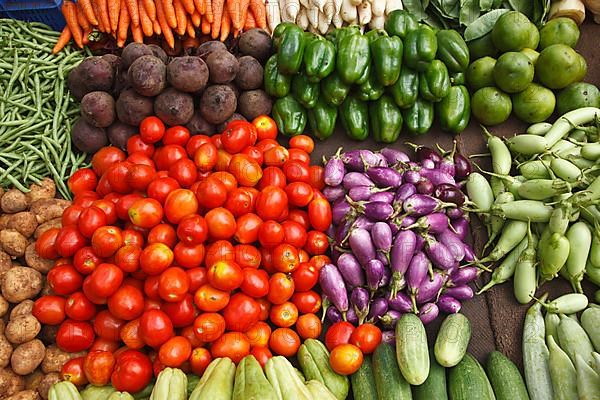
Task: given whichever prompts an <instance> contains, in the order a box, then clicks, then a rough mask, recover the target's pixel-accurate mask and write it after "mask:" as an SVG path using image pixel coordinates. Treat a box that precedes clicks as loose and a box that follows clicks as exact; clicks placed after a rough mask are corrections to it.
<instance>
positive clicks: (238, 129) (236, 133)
mask: <svg viewBox="0 0 600 400" xmlns="http://www.w3.org/2000/svg"><path fill="white" fill-rule="evenodd" d="M249 125H250V123H248V122H244V121H242V122H237V121H236V122H235V123H232V122H230V123H229V124H227V127H226V128H225V130H224V131H223V133H221V144H222V145H223V149H225V151H227V152H228V153H230V154H236V153H239V152H241V151H242V150H243V149H244V147H246V146H248V145H249V144H250V128H249Z"/></svg>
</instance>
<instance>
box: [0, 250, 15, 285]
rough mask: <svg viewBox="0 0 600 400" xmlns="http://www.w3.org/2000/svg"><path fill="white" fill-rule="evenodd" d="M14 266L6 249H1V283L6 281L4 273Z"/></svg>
mask: <svg viewBox="0 0 600 400" xmlns="http://www.w3.org/2000/svg"><path fill="white" fill-rule="evenodd" d="M12 267H13V265H12V259H11V258H10V256H9V255H8V254H7V253H5V252H4V251H2V250H0V285H2V282H3V281H4V274H6V272H7V271H8V270H9V269H11V268H12Z"/></svg>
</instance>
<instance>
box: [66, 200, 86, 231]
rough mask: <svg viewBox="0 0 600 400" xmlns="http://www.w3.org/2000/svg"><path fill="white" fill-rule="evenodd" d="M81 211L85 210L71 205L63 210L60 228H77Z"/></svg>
mask: <svg viewBox="0 0 600 400" xmlns="http://www.w3.org/2000/svg"><path fill="white" fill-rule="evenodd" d="M83 210H85V208H83V207H82V206H80V205H77V204H72V205H70V206H69V207H67V208H65V210H64V211H63V214H62V217H61V223H62V226H69V225H75V226H77V222H78V221H79V217H80V216H81V213H82V212H83Z"/></svg>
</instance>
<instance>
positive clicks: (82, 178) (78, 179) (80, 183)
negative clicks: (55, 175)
mask: <svg viewBox="0 0 600 400" xmlns="http://www.w3.org/2000/svg"><path fill="white" fill-rule="evenodd" d="M97 184H98V177H97V176H96V174H95V173H94V171H93V170H91V169H90V168H81V169H79V170H77V171H75V173H74V174H73V175H71V177H70V178H69V180H68V181H67V186H68V187H69V190H70V191H71V192H72V193H73V194H74V195H77V194H79V193H82V192H83V191H86V190H95V189H96V185H97Z"/></svg>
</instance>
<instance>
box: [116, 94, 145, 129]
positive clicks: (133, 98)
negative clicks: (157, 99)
mask: <svg viewBox="0 0 600 400" xmlns="http://www.w3.org/2000/svg"><path fill="white" fill-rule="evenodd" d="M153 113H154V109H153V102H152V99H151V98H149V97H145V96H141V95H139V94H138V93H137V92H136V91H135V90H133V89H126V90H124V91H123V92H121V95H120V96H119V98H118V99H117V117H118V118H119V120H120V121H121V122H124V123H126V124H129V125H133V126H138V125H139V124H140V123H141V122H142V120H143V119H144V118H146V117H149V116H150V115H152V114H153Z"/></svg>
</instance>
